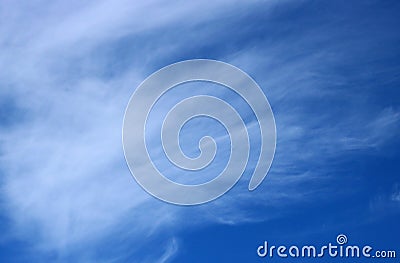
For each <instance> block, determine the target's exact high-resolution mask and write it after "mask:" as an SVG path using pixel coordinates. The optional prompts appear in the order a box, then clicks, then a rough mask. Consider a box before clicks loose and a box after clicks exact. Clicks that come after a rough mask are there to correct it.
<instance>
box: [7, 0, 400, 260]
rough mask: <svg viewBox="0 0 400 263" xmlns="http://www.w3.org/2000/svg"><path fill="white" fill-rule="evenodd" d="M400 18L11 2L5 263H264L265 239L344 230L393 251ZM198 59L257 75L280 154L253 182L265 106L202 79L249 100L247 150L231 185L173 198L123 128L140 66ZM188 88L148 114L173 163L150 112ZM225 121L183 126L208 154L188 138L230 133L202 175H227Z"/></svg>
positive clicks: (311, 9)
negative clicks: (136, 165)
mask: <svg viewBox="0 0 400 263" xmlns="http://www.w3.org/2000/svg"><path fill="white" fill-rule="evenodd" d="M399 12H400V3H399V2H398V1H352V2H351V3H349V2H348V1H290V0H285V1H275V0H270V1H251V2H250V1H240V2H239V1H213V3H208V4H205V3H203V2H200V1H192V2H190V3H188V2H185V1H175V2H173V3H171V2H167V1H146V3H141V2H137V3H135V2H133V1H123V0H118V1H51V2H49V1H46V2H45V1H40V0H38V1H30V2H29V3H25V2H23V1H7V0H6V1H2V3H1V4H0V36H1V37H0V50H1V52H0V175H1V177H0V178H1V180H0V228H1V233H2V235H1V237H0V261H1V262H267V261H271V262H275V261H276V262H280V261H285V260H279V259H278V258H273V259H269V258H268V259H261V258H258V257H257V254H256V249H257V247H258V246H259V245H260V244H262V243H263V242H264V240H267V241H269V242H271V243H274V244H299V245H303V244H304V245H306V244H315V245H318V244H324V243H328V242H334V241H335V239H336V236H337V235H338V234H340V233H345V234H346V235H347V237H348V239H349V243H351V244H360V245H364V244H372V245H373V246H374V247H375V248H377V249H392V250H393V249H394V250H397V253H398V254H400V247H399V244H400V239H399V233H400V231H399V230H400V228H399V225H398V219H399V215H400V176H399V174H400V168H399V165H398V164H399V162H400V156H399V154H398V149H399V146H400V138H399V136H398V134H399V132H398V131H399V128H400V91H399V85H400V75H399V74H400V65H399V61H400V34H399V33H398V31H399V30H398V27H399V26H400V17H399V15H398V13H399ZM194 58H208V59H217V60H221V61H224V62H228V63H231V64H233V65H235V66H237V67H239V68H241V69H242V70H244V71H245V72H247V73H248V74H249V75H250V76H251V77H253V78H254V79H255V80H256V81H257V83H258V84H259V85H260V87H261V88H262V89H263V91H264V93H265V94H266V96H267V97H268V100H269V103H270V104H271V107H272V109H273V112H274V115H275V119H276V126H277V148H276V155H275V159H274V161H273V164H272V167H271V170H270V172H269V174H268V176H267V177H266V179H265V180H264V182H263V183H262V184H261V185H260V187H258V188H257V190H255V191H253V192H249V191H248V190H247V186H248V182H249V179H250V175H251V170H252V167H253V166H254V165H255V162H256V160H257V159H256V158H257V151H258V149H257V145H258V143H259V140H260V138H259V131H258V130H257V129H256V127H255V126H253V125H252V123H254V116H253V115H252V113H251V112H249V108H248V106H246V105H244V103H243V101H241V100H240V98H237V97H235V95H234V94H232V93H230V92H229V91H227V90H224V89H223V88H221V87H219V88H221V89H218V87H214V86H212V85H204V86H202V87H201V88H200V89H198V90H197V91H196V92H195V94H213V95H216V96H217V95H218V96H220V97H221V98H223V99H225V100H227V101H230V102H231V103H232V105H234V106H235V108H237V109H238V112H239V113H240V114H241V115H242V116H243V118H244V120H245V122H246V124H247V125H248V128H249V133H250V135H251V136H252V138H253V139H252V141H251V145H252V146H253V150H252V152H251V155H250V157H251V158H250V161H249V166H248V168H247V170H246V172H245V174H244V175H243V176H242V178H241V180H240V181H239V183H238V184H237V185H236V186H235V187H233V188H232V190H230V191H229V192H228V193H227V194H225V195H224V196H223V197H221V198H219V199H217V200H215V201H213V202H211V203H207V204H204V205H200V206H195V207H180V206H175V205H170V204H166V203H164V202H161V201H159V200H157V199H155V198H153V197H152V196H150V195H148V194H147V193H146V192H145V191H144V190H143V189H141V188H140V186H138V184H137V183H136V182H135V181H134V180H133V179H132V176H131V175H130V172H129V170H128V168H127V166H126V163H125V160H124V155H123V151H122V144H121V129H122V119H123V115H124V110H125V107H126V105H127V103H128V101H129V98H130V96H131V94H132V93H133V91H134V90H135V88H136V87H137V86H138V85H139V84H140V83H141V82H142V81H143V80H144V79H145V78H146V77H147V76H149V75H150V74H151V73H153V72H154V71H156V70H158V69H160V68H161V67H164V66H166V65H168V64H171V63H174V62H178V61H181V60H186V59H194ZM193 94H194V92H193V89H191V88H190V86H187V87H182V89H181V90H175V91H171V92H170V94H166V96H167V95H168V96H167V97H166V98H164V102H162V101H161V104H160V105H159V108H155V112H153V115H152V118H151V120H152V121H153V122H154V126H151V127H154V129H153V130H151V133H150V134H149V135H148V137H150V138H149V140H151V143H150V146H151V147H150V152H151V153H152V154H153V156H154V159H155V163H157V164H159V165H160V167H161V169H163V167H165V169H166V171H167V170H168V167H167V166H166V165H168V163H166V162H165V160H164V161H163V159H162V157H163V156H162V154H159V152H157V149H156V148H155V149H153V147H156V146H157V141H158V140H159V138H158V135H157V129H156V128H157V127H158V126H157V125H159V124H157V123H158V122H157V121H159V120H160V119H161V118H160V117H161V116H162V112H164V111H163V109H164V108H166V107H169V104H171V102H174V101H177V100H179V99H182V98H184V97H185V96H187V95H193ZM158 112H159V114H158ZM199 127H200V128H199ZM224 132H225V131H224V129H223V128H222V127H221V126H219V125H218V123H215V122H213V121H211V120H207V119H206V120H200V119H198V120H194V121H193V122H192V123H188V124H187V127H185V128H184V129H183V131H182V137H181V141H182V148H183V149H184V151H185V152H187V154H188V155H189V156H190V155H192V154H193V156H195V155H196V153H198V152H197V151H198V149H197V140H193V139H192V138H197V137H201V136H204V135H205V134H211V135H213V136H216V137H218V136H219V137H221V138H222V139H221V140H220V141H219V140H218V142H219V144H220V148H219V149H220V150H221V151H220V152H219V153H218V154H219V155H217V159H216V163H214V164H213V166H211V167H209V168H210V169H209V170H205V171H202V172H201V174H200V176H199V175H197V176H198V177H197V178H196V180H204V178H212V177H213V176H214V172H215V171H218V170H220V169H222V168H221V167H222V166H223V164H224V160H226V158H227V156H226V151H227V149H228V147H229V143H227V142H226V141H225V140H224V138H225V137H223V135H224ZM153 133H154V137H152V136H153V135H152V134H153ZM153 138H154V140H153ZM170 169H172V170H171V171H170V176H172V177H174V176H175V177H178V175H179V176H180V175H181V176H182V177H184V176H185V174H184V173H175V172H176V171H175V170H174V169H173V168H170ZM167 176H169V175H168V173H167ZM183 180H184V179H183ZM398 256H399V255H398ZM286 261H287V259H286ZM294 261H298V262H304V260H303V261H302V260H301V259H293V262H294ZM310 261H313V260H307V262H310ZM314 261H315V262H317V261H318V262H325V261H326V262H335V261H337V262H340V259H334V260H332V259H329V258H325V259H322V260H317V259H314ZM370 261H374V260H365V262H370ZM349 262H350V261H349ZM359 262H364V261H362V260H360V261H359ZM382 262H383V261H382ZM385 262H392V261H391V260H389V259H388V260H387V261H385ZM393 262H395V260H393Z"/></svg>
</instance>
